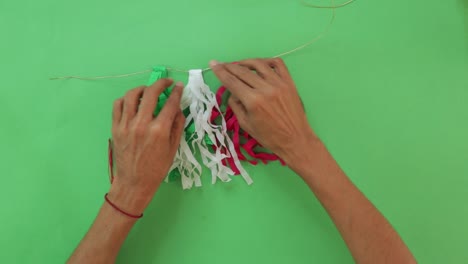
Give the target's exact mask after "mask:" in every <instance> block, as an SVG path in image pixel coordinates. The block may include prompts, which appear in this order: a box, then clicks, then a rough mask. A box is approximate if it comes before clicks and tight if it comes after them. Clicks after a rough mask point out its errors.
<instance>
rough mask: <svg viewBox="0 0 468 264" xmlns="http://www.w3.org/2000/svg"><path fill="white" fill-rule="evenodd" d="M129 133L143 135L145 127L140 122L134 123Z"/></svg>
mask: <svg viewBox="0 0 468 264" xmlns="http://www.w3.org/2000/svg"><path fill="white" fill-rule="evenodd" d="M131 133H132V134H133V135H135V136H137V137H141V136H144V135H145V134H146V127H145V126H143V125H140V124H135V125H134V126H132V128H131Z"/></svg>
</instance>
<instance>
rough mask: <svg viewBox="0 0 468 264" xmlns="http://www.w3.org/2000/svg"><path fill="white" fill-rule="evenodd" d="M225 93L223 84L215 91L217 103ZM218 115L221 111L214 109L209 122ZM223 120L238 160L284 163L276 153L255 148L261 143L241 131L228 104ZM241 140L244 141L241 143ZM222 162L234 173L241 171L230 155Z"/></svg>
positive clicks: (219, 102)
mask: <svg viewBox="0 0 468 264" xmlns="http://www.w3.org/2000/svg"><path fill="white" fill-rule="evenodd" d="M225 93H226V87H224V86H221V87H220V88H219V89H218V91H217V92H216V101H217V103H218V105H221V104H222V100H223V95H224V94H225ZM219 116H222V113H221V111H220V110H219V109H214V110H213V114H212V115H211V122H214V121H215V120H216V119H217V118H218V117H219ZM224 120H225V122H226V128H227V131H228V132H229V133H230V134H232V141H233V143H234V149H235V151H236V153H237V156H238V157H239V159H240V160H242V161H248V162H249V163H250V164H252V165H257V164H258V161H261V162H262V163H263V164H268V163H269V162H271V161H276V160H279V161H280V162H281V165H283V166H285V165H286V163H285V162H284V161H283V160H282V159H281V158H279V157H278V156H277V155H276V154H273V153H267V152H262V151H258V150H256V148H261V147H262V145H261V144H260V143H259V142H258V141H257V140H256V139H255V138H253V137H252V136H250V135H249V134H248V133H247V132H246V131H243V130H242V129H241V128H240V125H239V121H238V120H237V117H236V115H235V114H234V112H233V111H232V109H231V107H229V106H227V108H226V112H225V113H224V119H223V122H224ZM241 141H242V142H245V143H243V144H242V143H241ZM213 148H214V149H215V150H216V147H215V146H213ZM242 150H244V151H245V152H246V153H247V154H248V155H249V156H250V157H251V159H249V158H247V157H246V156H245V155H244V154H243V153H242ZM222 162H223V164H224V165H227V164H229V166H230V167H231V169H232V170H233V171H234V174H235V175H239V174H241V171H240V170H239V169H238V167H237V164H236V162H234V160H233V159H232V158H231V157H226V158H225V159H224V160H223V161H222Z"/></svg>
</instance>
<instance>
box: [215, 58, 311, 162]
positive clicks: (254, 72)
mask: <svg viewBox="0 0 468 264" xmlns="http://www.w3.org/2000/svg"><path fill="white" fill-rule="evenodd" d="M210 66H211V68H212V69H213V72H214V73H215V74H216V76H217V77H218V78H219V80H220V81H221V82H222V84H223V85H224V86H225V87H226V88H227V89H228V90H229V91H230V92H231V94H232V96H231V97H230V98H229V101H228V103H229V106H231V108H232V110H233V111H234V114H235V115H236V116H237V119H238V121H239V124H240V126H241V127H242V129H244V130H245V131H247V132H248V133H249V134H250V135H252V136H253V137H254V138H255V139H257V140H258V141H259V142H260V143H261V144H262V145H263V146H264V147H266V148H268V149H270V150H271V151H273V152H274V153H275V154H277V155H278V156H279V157H281V158H282V159H283V160H284V161H285V162H286V164H288V165H289V166H291V165H293V164H292V163H293V162H295V161H297V160H298V159H300V158H301V157H300V156H301V153H299V152H298V150H301V149H304V148H306V147H307V146H309V145H310V144H311V143H314V142H317V141H319V140H318V138H317V137H316V135H315V134H314V132H313V131H312V129H311V128H310V126H309V124H308V121H307V118H306V114H305V111H304V107H303V105H302V102H301V99H300V97H299V94H298V93H297V89H296V86H295V84H294V81H293V80H292V78H291V75H290V74H289V71H288V69H287V67H286V65H285V64H284V62H283V61H282V60H281V59H251V60H244V61H240V62H238V63H236V64H230V63H226V64H225V63H219V62H217V61H212V62H210Z"/></svg>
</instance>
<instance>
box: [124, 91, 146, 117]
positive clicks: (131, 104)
mask: <svg viewBox="0 0 468 264" xmlns="http://www.w3.org/2000/svg"><path fill="white" fill-rule="evenodd" d="M144 90H145V86H140V87H137V88H135V89H132V90H130V91H128V92H127V94H125V96H124V98H123V101H124V102H123V112H122V121H121V124H124V125H127V124H128V123H129V122H130V121H131V120H132V119H133V117H134V116H135V115H136V114H137V112H138V106H139V105H140V98H141V96H142V95H143V92H144Z"/></svg>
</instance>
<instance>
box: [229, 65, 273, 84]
mask: <svg viewBox="0 0 468 264" xmlns="http://www.w3.org/2000/svg"><path fill="white" fill-rule="evenodd" d="M226 69H227V70H228V71H229V72H231V73H232V74H233V75H235V76H236V77H237V78H239V79H240V80H241V81H243V82H244V83H246V84H247V85H249V86H250V87H252V88H254V89H261V88H263V87H265V86H268V83H267V82H266V81H265V80H264V79H263V78H262V77H260V76H259V75H258V74H256V73H254V72H252V71H251V70H250V69H249V68H246V67H243V66H240V65H237V64H226Z"/></svg>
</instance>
